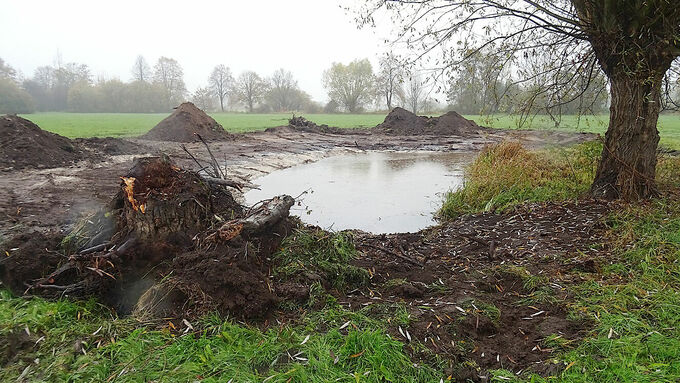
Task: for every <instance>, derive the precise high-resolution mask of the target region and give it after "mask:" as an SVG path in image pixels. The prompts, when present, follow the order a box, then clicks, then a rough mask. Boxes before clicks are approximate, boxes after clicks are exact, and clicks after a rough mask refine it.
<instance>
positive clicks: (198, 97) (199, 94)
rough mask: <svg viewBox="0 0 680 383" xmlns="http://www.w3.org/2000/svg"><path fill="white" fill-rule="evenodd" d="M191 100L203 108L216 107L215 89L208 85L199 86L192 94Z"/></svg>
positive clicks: (210, 108) (205, 109)
mask: <svg viewBox="0 0 680 383" xmlns="http://www.w3.org/2000/svg"><path fill="white" fill-rule="evenodd" d="M191 101H192V102H193V103H194V104H195V105H196V106H197V107H198V108H199V109H201V110H204V111H206V112H207V111H211V110H212V109H213V107H214V102H213V101H214V95H213V91H212V90H210V89H209V88H208V87H200V88H197V89H196V91H194V93H193V94H192V95H191Z"/></svg>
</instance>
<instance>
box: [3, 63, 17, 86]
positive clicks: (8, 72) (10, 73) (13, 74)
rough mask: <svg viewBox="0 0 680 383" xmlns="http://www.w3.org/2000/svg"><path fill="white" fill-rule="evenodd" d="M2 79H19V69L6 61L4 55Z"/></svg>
mask: <svg viewBox="0 0 680 383" xmlns="http://www.w3.org/2000/svg"><path fill="white" fill-rule="evenodd" d="M0 79H7V80H12V81H16V80H17V71H16V70H15V69H14V68H12V67H11V66H9V64H7V63H5V60H3V59H2V57H0Z"/></svg>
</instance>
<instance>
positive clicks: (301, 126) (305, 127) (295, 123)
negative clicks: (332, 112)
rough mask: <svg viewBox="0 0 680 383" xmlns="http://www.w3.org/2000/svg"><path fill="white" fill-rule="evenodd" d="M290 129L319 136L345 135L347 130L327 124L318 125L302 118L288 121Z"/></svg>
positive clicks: (295, 117)
mask: <svg viewBox="0 0 680 383" xmlns="http://www.w3.org/2000/svg"><path fill="white" fill-rule="evenodd" d="M288 127H289V128H291V129H293V130H298V131H302V132H307V133H318V134H344V133H347V130H343V129H341V128H336V127H334V126H328V125H326V124H322V125H318V124H316V123H315V122H313V121H309V120H308V119H306V118H304V117H302V116H293V118H291V119H290V120H288Z"/></svg>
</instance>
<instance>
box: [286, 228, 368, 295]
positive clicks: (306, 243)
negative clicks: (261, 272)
mask: <svg viewBox="0 0 680 383" xmlns="http://www.w3.org/2000/svg"><path fill="white" fill-rule="evenodd" d="M356 255H357V251H356V249H355V248H354V243H353V241H352V236H351V234H349V233H329V232H327V231H323V230H320V229H316V230H315V229H307V228H304V229H297V230H296V231H295V232H294V233H293V234H292V235H290V236H289V237H287V238H286V239H285V240H284V241H283V245H282V248H281V250H280V251H278V252H277V253H276V254H274V260H275V261H276V262H277V266H276V267H275V268H274V270H273V271H274V274H275V275H278V276H280V277H281V278H282V279H287V280H290V279H294V278H295V277H296V276H303V277H304V278H305V279H314V278H317V277H318V278H321V279H323V280H324V281H327V282H328V283H330V284H331V285H332V286H333V287H335V288H337V289H341V290H342V289H345V288H347V287H349V286H352V287H357V286H362V285H364V284H365V283H366V282H367V281H368V279H369V274H368V272H367V271H366V270H364V269H362V268H360V267H356V266H352V265H351V264H350V262H351V260H352V259H354V258H355V257H356Z"/></svg>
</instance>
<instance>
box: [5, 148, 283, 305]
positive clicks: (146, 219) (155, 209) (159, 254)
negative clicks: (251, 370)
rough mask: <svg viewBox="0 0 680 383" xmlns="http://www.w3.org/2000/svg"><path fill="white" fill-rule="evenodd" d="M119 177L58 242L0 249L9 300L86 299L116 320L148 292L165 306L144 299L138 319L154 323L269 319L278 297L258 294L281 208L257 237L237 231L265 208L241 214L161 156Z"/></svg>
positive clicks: (49, 238)
mask: <svg viewBox="0 0 680 383" xmlns="http://www.w3.org/2000/svg"><path fill="white" fill-rule="evenodd" d="M121 178H122V180H121V183H120V188H119V191H118V192H117V193H116V195H115V196H114V197H113V198H112V199H111V201H110V202H109V204H108V206H107V207H106V208H104V209H103V210H101V211H99V212H98V213H96V214H95V215H93V216H89V217H86V219H84V220H83V221H82V224H81V225H76V227H75V228H74V231H73V232H72V233H71V234H70V235H69V236H67V237H66V238H64V239H63V240H62V237H63V235H58V234H54V235H41V234H39V233H29V234H25V235H20V236H18V237H15V238H13V239H12V240H10V241H9V242H7V243H5V244H4V245H3V246H2V251H3V254H5V252H7V253H6V254H8V255H9V256H3V257H2V258H0V280H1V281H2V283H3V285H5V286H6V287H8V288H10V289H11V290H12V291H13V292H14V293H16V294H19V295H21V294H32V295H40V296H44V297H48V298H52V297H59V296H69V297H73V298H86V297H91V296H94V297H98V298H99V299H100V300H102V301H104V302H105V303H107V304H109V305H110V306H112V307H114V308H115V309H117V310H118V311H119V312H120V313H130V312H132V311H133V310H136V309H139V306H138V303H139V302H138V301H139V300H140V296H141V295H142V293H144V292H145V291H146V290H147V289H149V288H150V287H153V288H154V289H155V290H154V291H164V293H163V294H159V295H158V296H159V297H162V298H163V299H165V300H166V301H162V302H161V301H159V300H158V299H155V298H153V297H151V298H149V297H147V298H145V300H144V305H143V307H142V308H141V309H140V310H143V311H145V312H140V315H147V314H148V315H151V316H155V317H158V316H189V317H195V316H200V315H203V314H206V313H208V312H213V311H218V312H221V313H223V314H230V315H232V316H236V317H240V318H262V317H266V316H268V315H269V314H270V313H271V311H272V309H274V308H275V307H276V304H277V303H278V302H279V300H280V299H281V298H280V297H278V296H277V295H276V292H275V291H273V290H271V289H270V288H268V287H267V286H268V284H267V283H266V280H267V275H268V270H269V265H268V264H267V262H266V259H267V257H269V256H270V255H271V254H272V253H273V252H274V251H275V250H276V249H277V248H278V246H279V244H280V242H281V240H282V239H283V238H284V237H285V236H286V235H287V234H288V231H289V230H290V226H291V225H292V224H291V223H290V221H289V220H288V219H287V218H286V217H287V212H288V210H287V209H286V210H285V215H283V216H281V217H280V218H279V219H278V220H276V221H273V222H271V223H270V224H269V225H268V226H265V227H264V229H262V230H260V231H253V230H247V229H246V228H244V225H245V223H242V222H241V221H239V219H247V218H249V217H253V216H256V215H257V214H260V213H262V212H264V213H266V212H267V211H266V209H268V208H269V205H271V203H272V202H271V201H270V202H268V203H264V204H262V205H260V207H259V208H258V209H254V210H253V209H251V210H249V211H245V210H244V209H243V208H242V207H241V206H240V205H239V204H238V203H237V202H236V201H235V200H234V199H233V197H232V195H231V193H230V192H229V190H228V189H226V188H225V187H223V186H219V185H212V184H209V183H207V182H206V181H204V180H203V179H202V178H201V177H200V176H198V175H197V174H196V173H195V172H191V171H185V170H182V169H180V168H178V167H177V166H175V165H174V164H173V163H172V161H170V160H169V159H168V158H167V157H160V158H159V157H147V158H142V159H139V160H137V161H136V162H135V165H134V166H133V168H132V169H130V171H129V172H128V173H127V174H126V175H125V177H121ZM291 204H292V202H291ZM289 207H290V206H289ZM225 222H226V224H225ZM223 225H227V226H223ZM244 255H245V257H244ZM161 281H163V282H162V283H161ZM166 297H171V298H172V301H171V302H167V298H166ZM160 306H163V307H160Z"/></svg>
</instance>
